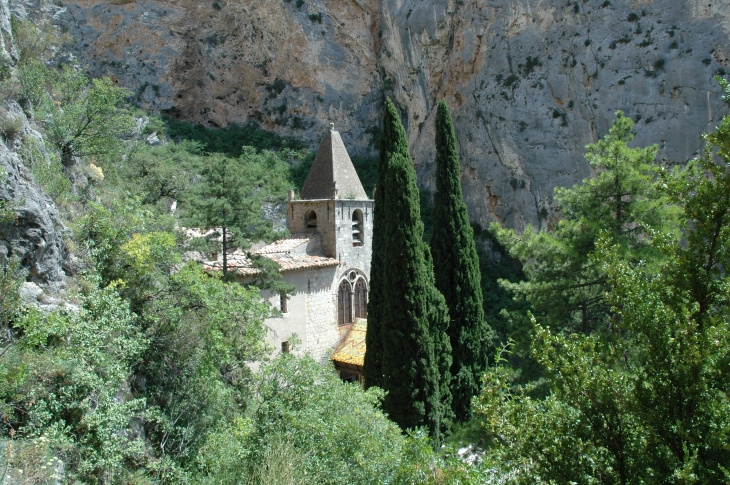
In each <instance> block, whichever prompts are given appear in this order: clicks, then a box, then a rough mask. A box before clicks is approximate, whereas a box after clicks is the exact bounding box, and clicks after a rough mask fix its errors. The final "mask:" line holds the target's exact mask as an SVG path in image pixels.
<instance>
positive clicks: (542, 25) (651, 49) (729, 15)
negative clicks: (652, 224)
mask: <svg viewBox="0 0 730 485" xmlns="http://www.w3.org/2000/svg"><path fill="white" fill-rule="evenodd" d="M382 25H383V50H384V55H383V56H381V59H382V65H383V68H384V71H385V72H386V73H387V76H388V77H389V78H391V79H392V82H391V85H392V86H393V91H392V96H394V98H395V99H396V100H397V101H398V104H399V105H400V106H401V108H402V110H403V113H404V114H405V117H406V118H407V123H408V128H407V130H408V133H409V138H410V142H411V146H412V148H413V153H414V156H415V159H416V161H417V163H418V166H417V168H418V173H419V180H420V182H421V184H423V185H425V186H428V187H433V186H434V183H433V174H434V164H433V163H432V160H433V141H432V140H433V119H434V115H435V109H436V104H437V102H438V101H439V100H440V99H446V100H447V102H448V103H449V105H450V106H451V109H452V115H453V117H454V122H455V128H456V132H457V135H458V138H459V148H460V155H461V162H462V167H463V171H462V186H463V188H464V194H465V198H466V199H467V205H468V207H469V212H470V216H471V218H472V219H473V220H476V221H479V222H481V223H482V224H486V223H488V222H490V221H494V220H497V221H501V222H504V223H506V224H507V225H509V226H512V227H524V226H525V225H526V224H528V223H531V224H533V225H535V226H538V227H539V226H541V225H544V224H545V223H546V222H547V216H548V214H549V209H550V206H551V200H552V197H551V196H552V192H553V188H554V187H555V186H571V185H573V184H575V183H577V182H579V181H580V180H581V179H583V178H585V177H586V176H588V175H589V173H590V172H589V166H588V164H587V162H586V161H585V160H584V158H583V151H584V146H585V145H586V144H588V143H592V142H595V141H596V140H597V139H598V138H599V137H602V136H603V135H604V134H605V133H606V132H607V131H608V128H609V127H610V125H611V122H612V120H613V117H614V113H615V111H616V110H619V109H622V110H624V112H625V113H626V114H627V115H629V116H631V117H633V118H634V119H635V120H636V121H637V122H636V125H635V131H636V138H635V141H634V144H635V145H636V146H640V145H650V144H654V143H657V144H658V145H659V155H658V156H659V158H660V159H661V160H665V161H667V162H683V161H686V160H688V159H689V158H692V157H693V156H694V155H696V154H697V153H698V150H699V149H700V147H701V139H700V134H701V133H703V132H706V131H708V130H711V129H712V128H713V126H714V125H715V124H716V123H717V121H718V120H719V119H720V118H721V117H722V116H723V115H725V114H726V113H727V108H726V106H725V105H724V103H723V102H722V101H721V100H720V99H719V96H718V94H719V89H718V86H717V83H716V82H715V81H714V80H713V79H712V76H713V75H714V74H724V73H725V71H726V70H727V71H730V64H729V63H728V53H729V52H730V40H729V39H728V33H729V32H730V6H729V5H728V4H726V3H725V2H717V1H711V0H708V1H707V2H699V1H695V0H654V1H638V0H635V1H622V0H613V1H605V0H585V1H584V0H579V1H570V2H566V1H556V0H517V1H515V0H491V1H473V0H472V1H468V0H465V1H430V2H421V1H415V0H409V1H404V2H396V1H388V2H384V3H383V7H382Z"/></svg>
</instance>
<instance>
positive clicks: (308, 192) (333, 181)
mask: <svg viewBox="0 0 730 485" xmlns="http://www.w3.org/2000/svg"><path fill="white" fill-rule="evenodd" d="M334 187H336V188H337V189H336V193H337V197H338V198H340V199H358V200H366V199H367V198H368V196H367V194H366V193H365V189H364V188H363V187H362V183H361V182H360V177H358V176H357V172H355V167H354V166H353V165H352V160H350V155H348V154H347V149H346V148H345V145H344V143H342V138H340V134H339V133H338V132H336V131H335V125H334V123H330V129H329V132H328V133H327V134H326V135H325V137H324V140H322V144H321V145H320V146H319V151H318V152H317V156H316V157H315V158H314V163H313V164H312V168H311V169H310V170H309V175H308V176H307V180H306V182H304V187H303V188H302V194H301V198H302V199H310V200H311V199H331V198H332V197H333V194H334V193H335V190H333V188H334Z"/></svg>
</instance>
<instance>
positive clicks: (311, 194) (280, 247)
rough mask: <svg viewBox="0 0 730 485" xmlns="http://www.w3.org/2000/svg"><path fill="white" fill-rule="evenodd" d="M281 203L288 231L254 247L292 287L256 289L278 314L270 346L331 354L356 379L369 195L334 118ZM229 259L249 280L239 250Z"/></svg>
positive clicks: (366, 280)
mask: <svg viewBox="0 0 730 485" xmlns="http://www.w3.org/2000/svg"><path fill="white" fill-rule="evenodd" d="M287 205H288V207H287V211H288V213H287V222H288V226H289V232H290V234H291V236H290V237H289V238H287V239H281V240H279V241H276V242H274V243H272V244H269V245H267V246H265V247H262V248H259V249H258V250H256V251H253V253H254V254H258V255H261V256H264V257H266V258H269V259H271V260H273V261H275V262H277V263H278V264H279V265H280V266H281V269H280V272H281V274H282V276H283V278H284V280H285V281H286V282H287V283H288V284H291V285H293V286H294V287H295V288H296V294H295V295H294V296H291V297H290V298H289V299H287V298H285V296H284V295H279V294H271V292H269V291H263V292H262V297H263V298H265V299H266V300H268V301H269V302H270V303H271V305H272V306H274V307H275V308H278V309H279V310H280V315H279V316H276V317H273V318H269V319H267V320H266V326H267V327H268V332H267V341H268V343H269V344H270V345H271V346H272V347H274V349H276V352H294V353H296V354H305V353H308V354H310V355H311V356H312V357H314V358H315V359H316V360H318V361H322V362H323V361H326V360H328V359H329V360H332V362H333V363H334V366H335V369H336V370H337V371H338V373H339V374H340V377H341V378H342V379H345V380H349V381H353V382H354V381H358V382H362V363H363V358H364V354H365V331H366V320H365V319H366V318H367V302H368V292H369V288H370V259H371V255H372V233H373V200H372V199H369V198H368V196H367V194H366V193H365V189H364V188H363V186H362V183H361V182H360V178H359V177H358V175H357V172H355V167H354V166H353V164H352V160H350V156H349V155H348V153H347V149H346V148H345V145H344V144H343V142H342V138H341V137H340V134H339V133H338V132H337V131H335V130H334V124H332V123H330V129H329V132H328V133H327V134H326V135H325V137H324V139H323V140H322V143H321V145H320V147H319V150H318V151H317V155H316V157H315V159H314V162H313V164H312V168H311V169H310V171H309V175H308V177H307V179H306V181H305V183H304V187H303V188H302V191H301V194H299V197H298V198H297V197H295V194H294V191H289V200H288V202H287ZM227 264H228V268H229V271H231V272H232V273H234V274H235V275H236V278H237V280H238V281H239V282H240V283H241V284H246V283H248V282H250V281H251V279H252V276H253V275H254V274H255V272H256V269H254V268H253V267H252V266H251V262H250V260H249V259H247V257H246V255H245V253H243V252H241V251H236V252H234V253H231V254H229V255H228V263H227ZM221 266H222V262H221V260H220V258H219V259H218V260H217V261H210V262H206V263H205V267H206V270H208V271H215V270H220V269H221ZM292 337H295V340H294V339H293V338H292ZM293 340H294V341H293ZM295 342H296V345H294V343H295Z"/></svg>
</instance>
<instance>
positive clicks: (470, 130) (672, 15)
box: [11, 0, 730, 228]
mask: <svg viewBox="0 0 730 485" xmlns="http://www.w3.org/2000/svg"><path fill="white" fill-rule="evenodd" d="M11 8H12V9H16V10H17V11H18V12H19V13H23V12H25V13H26V14H27V15H28V16H31V17H32V16H33V15H35V14H37V13H38V12H45V14H46V15H52V16H53V18H54V19H55V22H56V23H58V24H59V25H61V26H63V28H67V29H68V30H69V32H71V33H72V34H73V35H74V37H75V38H76V39H77V44H76V46H75V49H76V50H75V53H76V55H77V56H78V58H79V59H80V60H81V61H82V62H84V63H87V64H88V65H89V66H90V68H91V70H92V72H93V73H94V74H96V75H109V76H112V77H113V78H115V79H117V80H118V81H119V82H120V83H121V84H123V85H125V86H126V87H128V88H129V89H130V90H131V91H133V92H134V93H135V94H134V96H135V99H136V100H137V102H138V103H139V104H140V105H141V106H143V107H146V108H150V109H160V110H167V111H168V112H169V113H171V114H173V115H176V116H180V117H181V118H183V119H187V120H191V121H196V122H202V123H207V124H208V125H210V126H224V125H226V124H228V123H233V122H235V123H245V122H247V121H249V120H256V121H258V122H260V123H261V124H262V125H263V126H264V127H265V128H267V129H271V130H274V131H277V132H278V133H280V134H284V135H293V136H296V137H301V138H305V139H308V140H311V143H312V145H313V147H314V145H315V144H316V143H317V141H318V140H319V137H320V136H321V133H322V132H323V131H324V129H325V127H326V125H327V123H328V122H330V121H334V122H335V123H336V127H337V129H338V131H340V132H341V133H342V137H343V139H344V141H345V143H346V144H347V146H348V147H349V148H350V149H351V151H352V152H353V153H363V152H368V151H371V150H372V149H373V146H374V145H373V141H374V139H375V136H374V135H376V134H377V131H378V127H379V124H380V116H381V107H382V101H383V98H384V96H390V97H392V98H393V99H394V100H395V102H396V104H397V105H398V106H399V108H400V109H401V113H402V116H403V120H404V123H405V125H406V127H407V131H408V135H409V139H410V143H411V149H412V154H413V157H414V160H415V162H416V167H417V172H418V175H419V183H420V184H421V185H423V186H425V187H429V188H432V187H433V186H434V183H433V174H434V165H433V150H434V148H433V120H434V118H435V116H434V114H435V107H436V104H437V102H438V101H439V100H441V99H445V100H446V101H447V102H448V103H449V105H450V107H451V110H452V115H453V118H454V121H455V127H456V130H457V136H458V138H459V147H460V153H461V157H462V166H463V171H462V185H463V188H464V194H465V198H466V200H467V205H468V208H469V213H470V216H471V218H472V219H473V220H474V221H477V222H480V223H481V224H483V225H486V224H487V223H489V222H490V221H501V222H503V223H505V224H507V225H509V226H512V227H518V228H519V227H524V226H525V225H526V224H533V225H535V226H538V227H541V226H544V225H545V224H546V223H547V221H548V217H549V214H550V210H551V207H552V205H551V204H552V193H553V188H554V187H556V186H571V185H573V184H575V183H577V182H579V181H580V180H582V179H583V178H585V177H586V176H588V175H589V174H590V170H589V166H588V164H587V163H586V161H585V160H584V158H583V151H584V146H585V145H586V144H587V143H591V142H594V141H596V140H597V139H598V138H600V137H602V136H603V135H604V134H605V133H606V132H607V130H608V128H609V126H610V124H611V121H612V119H613V116H614V113H615V111H616V110H619V109H622V110H624V112H625V113H626V114H627V115H629V116H631V117H632V118H634V119H636V120H637V123H636V139H635V144H636V145H648V144H653V143H657V144H658V145H659V157H660V158H661V159H662V160H666V161H667V162H683V161H685V160H687V159H689V158H691V157H693V156H694V155H695V154H696V153H698V150H699V149H700V148H701V145H702V144H701V139H700V135H701V133H703V132H706V131H708V130H711V129H712V127H713V126H714V125H715V124H716V123H717V121H718V120H719V119H720V118H721V117H722V116H723V115H724V114H726V113H727V108H726V107H725V106H724V104H723V103H722V102H721V101H720V100H719V97H718V93H719V89H718V87H717V85H716V83H715V82H714V81H713V80H712V76H713V75H714V74H716V73H723V72H725V71H728V72H730V61H729V60H728V59H729V57H730V40H729V38H728V34H729V33H730V4H728V3H727V2H725V1H720V0H703V1H700V0H349V1H344V2H343V1H341V0H337V1H335V0H304V1H299V0H297V1H293V0H292V1H287V0H274V1H271V2H254V1H252V0H242V1H239V2H230V1H219V2H193V1H192V0H169V1H151V0H144V1H128V0H124V1H121V0H120V1H114V2H107V1H102V0H70V1H67V2H64V3H63V7H60V6H56V5H54V4H52V3H50V2H48V1H45V0H11ZM44 9H45V10H44ZM21 11H22V12H21Z"/></svg>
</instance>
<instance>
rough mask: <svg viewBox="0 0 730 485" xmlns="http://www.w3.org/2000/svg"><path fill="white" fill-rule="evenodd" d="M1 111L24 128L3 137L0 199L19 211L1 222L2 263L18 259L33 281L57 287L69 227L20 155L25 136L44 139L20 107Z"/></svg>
mask: <svg viewBox="0 0 730 485" xmlns="http://www.w3.org/2000/svg"><path fill="white" fill-rule="evenodd" d="M2 110H3V111H4V116H6V117H7V118H10V119H16V120H20V122H21V126H22V128H21V130H20V131H19V132H18V133H17V134H16V135H15V136H13V137H12V138H10V139H8V137H2V138H0V170H2V171H3V172H4V173H5V174H6V175H5V177H4V180H2V182H1V183H0V199H2V200H7V201H11V204H12V207H13V209H14V210H15V212H16V213H17V220H16V221H15V222H14V223H12V224H0V265H4V264H6V263H7V261H8V260H9V259H10V258H13V257H15V258H18V259H19V260H20V262H21V265H22V266H23V267H24V268H25V269H27V270H28V276H29V279H30V280H31V281H33V282H35V283H40V284H43V285H44V286H45V285H47V286H49V287H50V288H51V289H58V288H60V287H62V286H63V284H64V277H65V276H66V275H65V273H64V270H63V265H64V263H65V262H66V258H65V250H64V242H63V237H64V234H66V233H68V229H67V228H66V227H65V226H64V225H63V223H62V222H61V218H60V216H59V214H58V209H57V207H56V205H55V204H54V203H53V201H52V200H51V199H50V197H48V196H47V195H46V194H45V193H44V192H43V190H42V189H41V188H40V187H39V186H38V185H37V184H36V183H35V181H34V180H33V175H32V174H31V172H30V170H29V168H28V167H26V166H25V165H24V163H23V160H22V158H21V156H20V154H19V152H20V150H21V149H22V146H23V145H22V140H23V138H25V137H29V138H34V139H35V141H36V142H37V143H39V144H42V143H43V138H42V137H41V136H40V134H39V133H38V132H36V131H35V130H33V129H32V128H31V127H30V125H29V124H28V120H27V119H26V118H25V115H24V114H23V111H22V110H21V109H20V106H18V105H17V104H15V103H10V104H6V105H5V106H4V107H3V109H2ZM41 146H42V145H41ZM40 163H42V161H41V162H40Z"/></svg>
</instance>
